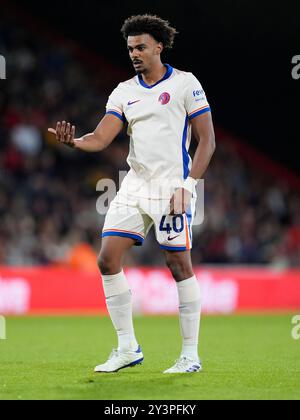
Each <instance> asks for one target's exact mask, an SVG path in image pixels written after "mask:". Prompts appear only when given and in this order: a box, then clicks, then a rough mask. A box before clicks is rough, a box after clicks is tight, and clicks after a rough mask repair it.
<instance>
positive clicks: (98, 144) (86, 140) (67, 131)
mask: <svg viewBox="0 0 300 420" xmlns="http://www.w3.org/2000/svg"><path fill="white" fill-rule="evenodd" d="M122 128H123V121H121V119H120V118H116V117H115V116H114V115H110V114H106V115H105V116H104V117H103V119H102V120H101V122H100V123H99V125H98V127H97V128H96V130H95V131H94V132H93V133H90V134H86V135H85V136H82V137H80V138H75V131H76V128H75V126H74V125H71V124H70V123H68V122H66V121H63V122H58V123H57V124H56V129H54V128H49V129H48V131H49V132H50V133H51V134H54V135H55V136H56V139H57V141H58V142H60V143H62V144H65V145H67V146H69V147H72V148H75V149H79V150H83V151H84V152H101V151H102V150H104V149H106V148H107V147H108V146H109V145H110V144H111V143H112V142H113V140H114V139H115V138H116V137H117V135H118V134H119V133H120V132H121V131H122Z"/></svg>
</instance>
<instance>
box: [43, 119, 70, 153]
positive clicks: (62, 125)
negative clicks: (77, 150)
mask: <svg viewBox="0 0 300 420" xmlns="http://www.w3.org/2000/svg"><path fill="white" fill-rule="evenodd" d="M48 131H49V133H51V134H54V135H55V136H56V140H57V141H59V142H60V143H62V144H65V145H66V146H69V147H75V141H74V138H75V126H74V125H72V126H71V124H70V123H67V122H66V121H63V122H60V121H58V123H57V124H56V129H54V128H48Z"/></svg>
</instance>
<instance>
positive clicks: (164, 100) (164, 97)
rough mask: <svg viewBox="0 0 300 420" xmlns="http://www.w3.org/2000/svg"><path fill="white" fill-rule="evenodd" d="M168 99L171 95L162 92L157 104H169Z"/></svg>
mask: <svg viewBox="0 0 300 420" xmlns="http://www.w3.org/2000/svg"><path fill="white" fill-rule="evenodd" d="M170 99H171V95H170V94H169V93H168V92H164V93H162V94H161V95H160V97H159V98H158V102H160V103H161V104H162V105H167V104H168V103H169V102H170Z"/></svg>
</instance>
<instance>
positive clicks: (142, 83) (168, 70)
mask: <svg viewBox="0 0 300 420" xmlns="http://www.w3.org/2000/svg"><path fill="white" fill-rule="evenodd" d="M164 66H165V67H166V68H167V72H166V74H165V75H164V77H163V78H162V79H160V80H159V81H158V82H156V83H155V84H154V85H147V83H145V82H144V79H143V77H142V75H141V74H140V75H138V80H139V82H140V84H141V85H142V86H143V87H144V88H146V89H152V88H154V87H155V86H157V85H159V84H160V83H161V82H163V81H164V80H167V79H169V77H170V76H171V75H172V73H173V70H174V69H173V67H172V66H170V65H169V64H165V65H164Z"/></svg>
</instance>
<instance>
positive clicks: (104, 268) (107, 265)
mask: <svg viewBox="0 0 300 420" xmlns="http://www.w3.org/2000/svg"><path fill="white" fill-rule="evenodd" d="M98 267H99V269H100V271H101V274H104V275H112V274H116V273H119V272H120V271H121V270H122V268H121V267H120V264H119V262H118V261H116V260H115V258H114V257H113V256H112V255H107V254H106V253H105V252H100V255H99V257H98Z"/></svg>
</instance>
